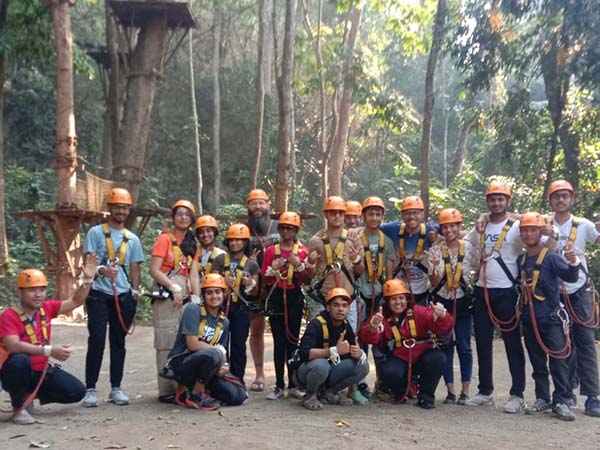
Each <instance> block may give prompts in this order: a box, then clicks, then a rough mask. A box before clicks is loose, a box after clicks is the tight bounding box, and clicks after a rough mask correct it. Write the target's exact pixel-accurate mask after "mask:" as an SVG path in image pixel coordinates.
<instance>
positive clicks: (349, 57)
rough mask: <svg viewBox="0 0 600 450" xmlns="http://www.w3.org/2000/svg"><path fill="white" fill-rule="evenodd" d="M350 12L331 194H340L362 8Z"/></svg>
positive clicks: (332, 154)
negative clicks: (355, 49) (355, 51)
mask: <svg viewBox="0 0 600 450" xmlns="http://www.w3.org/2000/svg"><path fill="white" fill-rule="evenodd" d="M349 14H350V31H349V32H348V38H347V40H346V45H345V49H344V53H345V59H344V63H343V66H342V80H343V81H342V83H343V84H342V94H341V98H340V103H339V107H338V117H337V127H336V129H335V136H334V140H333V148H332V152H331V157H332V159H331V194H332V195H342V173H343V169H344V159H345V157H346V146H347V144H348V129H349V125H350V113H351V110H352V88H353V84H354V80H353V79H352V72H353V67H354V48H355V46H356V38H357V36H358V30H359V28H360V21H361V18H362V9H360V5H359V6H356V5H353V6H352V11H350V12H349Z"/></svg>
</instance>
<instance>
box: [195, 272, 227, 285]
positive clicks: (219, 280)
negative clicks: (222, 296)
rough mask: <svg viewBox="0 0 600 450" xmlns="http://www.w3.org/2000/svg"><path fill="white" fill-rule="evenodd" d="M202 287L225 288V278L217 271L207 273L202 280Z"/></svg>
mask: <svg viewBox="0 0 600 450" xmlns="http://www.w3.org/2000/svg"><path fill="white" fill-rule="evenodd" d="M201 287H202V289H206V288H215V287H216V288H221V289H227V286H226V285H225V278H223V276H221V275H220V274H218V273H207V274H206V275H205V276H204V280H203V281H202V286H201Z"/></svg>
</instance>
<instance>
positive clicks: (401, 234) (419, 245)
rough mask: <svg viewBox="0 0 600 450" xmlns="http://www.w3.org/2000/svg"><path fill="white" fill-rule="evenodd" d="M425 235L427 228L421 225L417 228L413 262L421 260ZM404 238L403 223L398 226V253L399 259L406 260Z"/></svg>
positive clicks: (404, 229)
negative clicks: (417, 237)
mask: <svg viewBox="0 0 600 450" xmlns="http://www.w3.org/2000/svg"><path fill="white" fill-rule="evenodd" d="M426 235H427V226H426V225H425V224H424V223H422V224H421V225H420V226H419V240H418V241H417V248H416V249H415V252H414V253H413V255H412V258H411V259H412V260H413V261H419V260H420V259H421V254H422V253H423V249H424V248H425V236H426ZM405 236H406V224H405V223H403V224H402V225H400V231H399V232H398V251H399V253H400V258H403V259H404V258H406V255H407V253H406V248H405V247H404V239H405Z"/></svg>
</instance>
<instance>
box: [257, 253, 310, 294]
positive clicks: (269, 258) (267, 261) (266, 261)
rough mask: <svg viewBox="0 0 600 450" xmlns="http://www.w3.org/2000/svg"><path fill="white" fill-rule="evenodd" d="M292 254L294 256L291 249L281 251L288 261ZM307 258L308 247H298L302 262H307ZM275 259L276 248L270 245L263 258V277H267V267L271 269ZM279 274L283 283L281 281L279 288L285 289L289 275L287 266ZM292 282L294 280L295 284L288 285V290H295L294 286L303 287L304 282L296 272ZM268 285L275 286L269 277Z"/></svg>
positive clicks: (282, 256) (299, 257)
mask: <svg viewBox="0 0 600 450" xmlns="http://www.w3.org/2000/svg"><path fill="white" fill-rule="evenodd" d="M291 254H292V250H291V249H289V250H286V249H285V248H282V249H281V258H283V259H287V258H288V257H289V256H290V255H291ZM307 256H308V250H307V249H306V246H304V245H303V244H299V245H298V259H300V262H304V261H306V258H307ZM274 259H275V246H274V245H269V246H268V247H267V249H266V250H265V254H264V257H263V263H262V268H261V274H262V275H263V276H265V272H266V271H267V267H269V266H271V265H272V264H273V260H274ZM279 272H280V273H281V281H279V283H278V285H277V287H279V288H281V289H283V288H284V287H285V285H286V279H287V273H288V268H287V266H284V267H282V268H281V269H280V270H279ZM292 280H293V283H292V284H288V286H287V287H288V289H293V288H294V286H301V285H302V281H300V278H299V275H298V273H297V272H296V271H294V278H293V279H292ZM267 283H268V284H270V285H273V278H271V277H267Z"/></svg>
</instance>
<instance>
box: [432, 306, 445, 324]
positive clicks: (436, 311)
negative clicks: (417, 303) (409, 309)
mask: <svg viewBox="0 0 600 450" xmlns="http://www.w3.org/2000/svg"><path fill="white" fill-rule="evenodd" d="M439 317H446V308H444V305H442V304H441V303H435V304H434V305H433V321H434V322H435V321H436V320H437V319H438V318H439Z"/></svg>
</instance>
